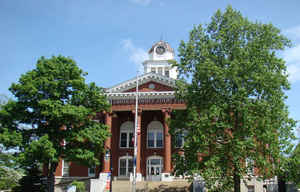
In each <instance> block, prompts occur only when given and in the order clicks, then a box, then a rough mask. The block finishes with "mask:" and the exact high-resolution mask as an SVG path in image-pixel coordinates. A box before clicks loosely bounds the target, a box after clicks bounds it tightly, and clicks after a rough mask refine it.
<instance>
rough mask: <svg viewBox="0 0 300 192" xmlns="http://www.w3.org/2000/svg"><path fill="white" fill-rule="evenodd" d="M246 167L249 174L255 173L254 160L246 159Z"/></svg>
mask: <svg viewBox="0 0 300 192" xmlns="http://www.w3.org/2000/svg"><path fill="white" fill-rule="evenodd" d="M246 168H247V171H248V174H249V175H255V170H254V161H253V160H252V159H249V158H247V159H246Z"/></svg>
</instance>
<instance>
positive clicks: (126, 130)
mask: <svg viewBox="0 0 300 192" xmlns="http://www.w3.org/2000/svg"><path fill="white" fill-rule="evenodd" d="M133 132H134V123H133V122H132V121H126V122H125V123H123V124H122V125H121V127H120V148H131V147H133V142H132V139H133Z"/></svg>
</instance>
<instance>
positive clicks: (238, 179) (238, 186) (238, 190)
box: [233, 171, 241, 192]
mask: <svg viewBox="0 0 300 192" xmlns="http://www.w3.org/2000/svg"><path fill="white" fill-rule="evenodd" d="M233 181H234V192H241V177H240V176H239V175H238V174H237V173H236V171H234V175H233Z"/></svg>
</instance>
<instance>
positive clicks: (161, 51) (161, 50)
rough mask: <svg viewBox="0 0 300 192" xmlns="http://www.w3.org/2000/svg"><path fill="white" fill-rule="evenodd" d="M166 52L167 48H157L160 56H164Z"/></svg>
mask: <svg viewBox="0 0 300 192" xmlns="http://www.w3.org/2000/svg"><path fill="white" fill-rule="evenodd" d="M165 51H166V49H165V47H164V46H161V45H160V46H158V47H156V53H157V54H159V55H162V54H164V52H165Z"/></svg>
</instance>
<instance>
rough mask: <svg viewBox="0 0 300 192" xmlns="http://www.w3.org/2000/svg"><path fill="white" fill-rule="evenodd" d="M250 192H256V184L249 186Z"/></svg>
mask: <svg viewBox="0 0 300 192" xmlns="http://www.w3.org/2000/svg"><path fill="white" fill-rule="evenodd" d="M247 189H248V192H255V187H254V185H248V186H247Z"/></svg>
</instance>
